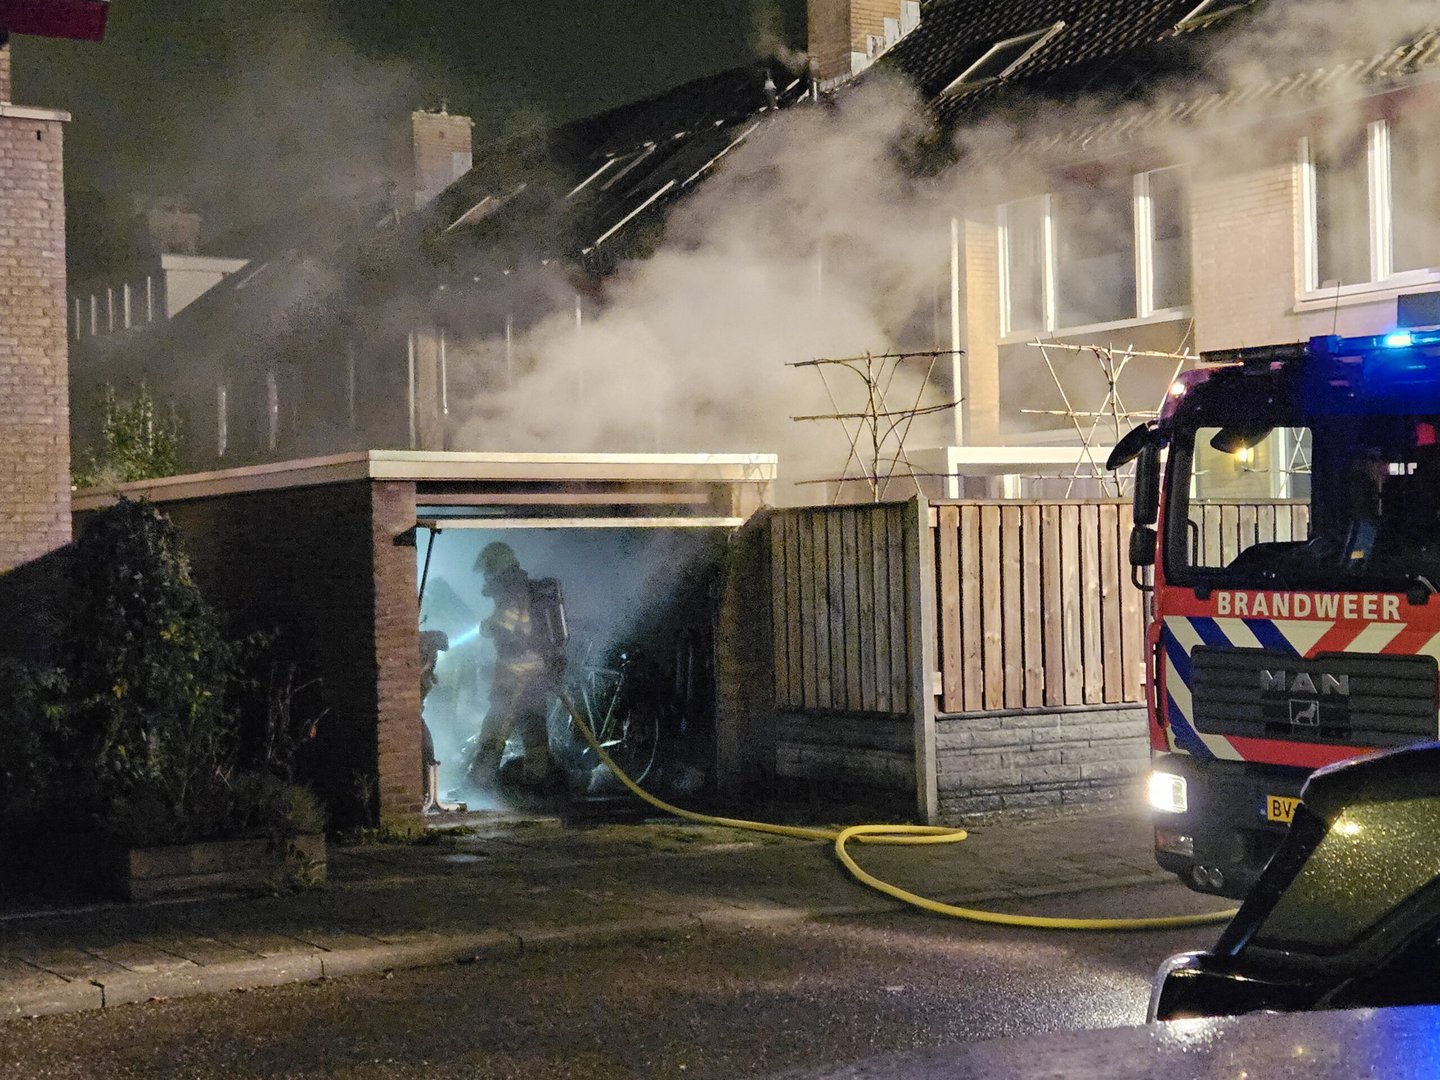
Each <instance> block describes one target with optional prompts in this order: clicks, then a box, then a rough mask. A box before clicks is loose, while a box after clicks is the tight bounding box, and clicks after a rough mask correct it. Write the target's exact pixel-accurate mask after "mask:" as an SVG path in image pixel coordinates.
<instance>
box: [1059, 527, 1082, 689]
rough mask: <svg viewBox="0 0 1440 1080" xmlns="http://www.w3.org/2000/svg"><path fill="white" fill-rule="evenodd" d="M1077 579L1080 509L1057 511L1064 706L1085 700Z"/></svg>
mask: <svg viewBox="0 0 1440 1080" xmlns="http://www.w3.org/2000/svg"><path fill="white" fill-rule="evenodd" d="M1080 590H1081V577H1080V507H1078V506H1074V505H1068V506H1062V507H1061V508H1060V607H1061V624H1062V630H1061V648H1062V650H1063V653H1064V664H1065V699H1064V701H1063V704H1065V705H1079V704H1080V703H1081V702H1082V701H1083V700H1084V697H1085V654H1084V649H1083V647H1082V645H1081V629H1080V625H1081V609H1082V608H1083V607H1084V606H1085V597H1084V595H1083V594H1082V593H1081V591H1080Z"/></svg>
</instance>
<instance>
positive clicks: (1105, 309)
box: [1055, 176, 1137, 326]
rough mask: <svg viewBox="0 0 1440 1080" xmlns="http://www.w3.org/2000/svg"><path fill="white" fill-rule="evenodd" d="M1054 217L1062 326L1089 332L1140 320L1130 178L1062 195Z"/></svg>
mask: <svg viewBox="0 0 1440 1080" xmlns="http://www.w3.org/2000/svg"><path fill="white" fill-rule="evenodd" d="M1055 216H1056V224H1055V259H1056V263H1055V278H1056V283H1057V287H1058V291H1057V296H1056V308H1057V315H1058V317H1059V319H1060V323H1059V325H1061V326H1087V325H1089V324H1091V323H1104V322H1117V321H1119V320H1122V319H1133V318H1135V316H1136V314H1137V310H1136V307H1137V305H1136V299H1135V205H1134V194H1133V186H1132V181H1131V178H1130V177H1129V176H1107V177H1105V178H1103V179H1101V180H1099V181H1098V182H1096V183H1093V184H1086V185H1085V186H1084V187H1083V188H1080V189H1078V190H1075V191H1073V192H1070V193H1067V194H1064V195H1061V196H1060V197H1059V198H1058V199H1057V200H1056V208H1055Z"/></svg>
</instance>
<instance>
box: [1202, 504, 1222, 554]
mask: <svg viewBox="0 0 1440 1080" xmlns="http://www.w3.org/2000/svg"><path fill="white" fill-rule="evenodd" d="M1200 528H1201V532H1200V539H1201V546H1200V551H1201V558H1200V559H1199V561H1198V563H1197V565H1199V566H1220V565H1221V563H1220V551H1221V548H1222V546H1223V545H1222V544H1221V542H1220V508H1219V507H1218V506H1207V507H1205V509H1204V521H1203V522H1202V524H1201V526H1200Z"/></svg>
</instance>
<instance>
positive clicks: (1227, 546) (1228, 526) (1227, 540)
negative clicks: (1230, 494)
mask: <svg viewBox="0 0 1440 1080" xmlns="http://www.w3.org/2000/svg"><path fill="white" fill-rule="evenodd" d="M1239 553H1240V507H1238V506H1236V505H1235V504H1234V503H1222V504H1221V506H1220V561H1219V562H1218V563H1216V564H1215V565H1217V566H1229V565H1230V564H1231V563H1232V562H1234V561H1235V556H1236V555H1238V554H1239Z"/></svg>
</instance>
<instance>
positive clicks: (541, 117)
mask: <svg viewBox="0 0 1440 1080" xmlns="http://www.w3.org/2000/svg"><path fill="white" fill-rule="evenodd" d="M804 7H805V3H804V0H449V2H446V0H411V2H408V3H406V2H400V0H386V2H383V3H381V2H376V0H288V2H285V0H272V2H253V0H112V3H111V5H110V29H109V33H108V35H107V37H106V40H105V41H103V42H100V43H98V44H95V43H73V42H59V41H46V40H41V39H36V38H16V39H15V40H14V43H13V49H12V51H13V55H14V69H15V71H14V83H15V85H14V94H13V96H14V98H15V100H16V101H17V102H18V103H21V104H27V105H41V106H50V107H56V108H63V109H67V110H69V111H70V112H71V113H72V114H73V115H74V121H73V123H72V124H71V126H70V127H69V129H68V131H67V135H66V140H67V145H66V168H67V172H68V184H67V188H68V189H69V192H70V194H71V196H72V205H74V204H77V203H80V204H87V200H89V201H90V202H93V199H94V198H95V197H96V195H97V194H98V195H103V196H106V197H108V198H109V199H110V200H111V201H112V203H113V204H115V205H119V204H120V203H123V202H124V201H125V197H126V196H128V194H129V193H132V192H135V193H148V194H154V195H161V194H163V195H178V196H183V197H186V198H188V199H190V200H191V201H192V202H194V203H197V204H198V205H199V207H200V208H201V209H203V210H204V211H205V212H206V214H207V225H209V226H210V229H209V231H210V234H211V235H212V236H215V235H221V234H223V233H224V232H225V231H226V230H227V229H231V228H235V227H243V226H244V225H245V224H246V223H247V219H250V218H254V217H256V216H257V215H262V214H264V213H265V212H266V208H267V207H268V208H272V209H273V207H274V206H275V205H276V204H277V203H283V202H285V201H286V199H287V195H289V194H294V193H297V192H299V191H301V190H308V189H313V188H314V187H315V186H317V185H336V186H338V188H339V189H341V190H348V188H349V186H351V185H360V184H363V183H364V182H365V181H366V180H368V179H372V178H373V171H372V170H373V167H374V165H375V161H376V160H377V159H376V155H377V154H378V152H379V150H380V144H381V143H382V141H383V139H382V137H383V134H384V133H385V132H386V131H387V130H390V129H393V125H394V124H395V123H396V122H397V121H398V120H399V119H401V118H403V117H404V115H405V114H406V113H407V112H408V111H409V110H411V109H413V108H416V107H430V108H434V107H438V106H439V105H440V104H441V103H442V102H445V103H447V104H448V106H449V108H450V110H451V111H452V112H465V113H467V114H468V115H470V116H472V117H473V118H474V119H475V121H476V144H477V146H476V153H477V156H479V155H483V154H484V153H485V152H486V147H487V145H489V144H496V143H498V142H499V140H501V139H502V138H503V137H504V136H505V135H506V134H507V133H510V132H513V131H514V130H516V129H517V127H518V128H522V129H532V128H534V127H536V126H545V125H549V124H552V123H561V122H564V121H567V120H572V119H577V118H579V117H583V116H587V115H591V114H593V113H596V112H600V111H603V110H605V109H607V108H610V107H612V106H615V105H620V104H624V103H626V102H629V101H634V100H638V99H640V98H644V97H647V96H649V95H652V94H655V93H659V92H661V91H663V90H666V89H668V88H670V87H673V86H676V85H679V84H681V83H684V82H686V81H688V80H690V79H694V78H698V77H700V76H703V75H708V74H711V73H713V72H717V71H722V70H725V69H726V68H730V67H734V66H737V65H739V64H743V63H745V62H747V61H748V60H750V59H752V58H754V57H755V55H756V54H757V50H759V49H763V47H764V46H763V42H764V41H765V40H767V30H768V31H770V35H771V36H775V34H776V33H777V32H778V35H779V36H782V37H783V38H784V39H786V40H787V41H788V42H789V43H790V44H792V45H793V44H795V43H797V42H801V41H803V37H804Z"/></svg>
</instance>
